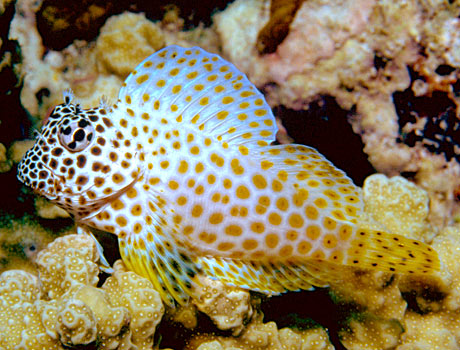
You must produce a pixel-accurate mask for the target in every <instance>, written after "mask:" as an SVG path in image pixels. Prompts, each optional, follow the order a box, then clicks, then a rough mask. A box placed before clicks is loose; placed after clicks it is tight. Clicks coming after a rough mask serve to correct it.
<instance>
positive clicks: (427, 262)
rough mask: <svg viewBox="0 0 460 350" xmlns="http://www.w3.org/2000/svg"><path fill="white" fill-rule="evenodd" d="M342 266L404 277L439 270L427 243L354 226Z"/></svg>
mask: <svg viewBox="0 0 460 350" xmlns="http://www.w3.org/2000/svg"><path fill="white" fill-rule="evenodd" d="M343 263H344V264H345V265H348V266H355V267H360V268H367V269H372V270H376V269H377V270H382V271H389V272H395V273H404V274H423V275H425V274H432V273H434V272H435V271H439V270H440V260H439V257H438V254H437V253H436V251H435V250H434V249H433V248H431V247H430V246H429V245H428V244H426V243H423V242H421V241H418V240H416V239H411V238H407V237H404V236H401V235H397V234H391V233H388V232H385V231H380V230H374V229H368V228H362V227H357V228H356V231H355V234H354V238H353V239H351V241H350V245H349V246H348V247H347V250H346V257H345V259H344V261H343Z"/></svg>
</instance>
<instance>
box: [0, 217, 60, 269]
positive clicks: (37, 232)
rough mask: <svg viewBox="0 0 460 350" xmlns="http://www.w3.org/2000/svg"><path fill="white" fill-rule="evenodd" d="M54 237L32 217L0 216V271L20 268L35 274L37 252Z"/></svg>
mask: <svg viewBox="0 0 460 350" xmlns="http://www.w3.org/2000/svg"><path fill="white" fill-rule="evenodd" d="M55 237H56V233H53V232H50V231H49V230H47V229H45V228H43V227H42V226H40V225H39V224H38V223H37V222H36V221H35V220H34V219H32V218H31V217H29V216H24V217H23V218H21V219H17V218H14V217H10V216H6V217H1V218H0V272H1V271H4V270H9V269H21V270H24V271H28V272H31V273H35V274H36V268H35V265H34V260H35V258H36V256H37V253H38V252H40V251H41V250H42V249H44V248H46V246H47V245H48V244H49V243H50V242H51V241H52V240H53V239H54V238H55Z"/></svg>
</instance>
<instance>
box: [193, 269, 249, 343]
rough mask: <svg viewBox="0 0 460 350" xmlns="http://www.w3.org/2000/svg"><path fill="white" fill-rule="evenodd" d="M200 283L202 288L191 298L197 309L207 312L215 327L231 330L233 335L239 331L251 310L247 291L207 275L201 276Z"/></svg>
mask: <svg viewBox="0 0 460 350" xmlns="http://www.w3.org/2000/svg"><path fill="white" fill-rule="evenodd" d="M201 283H202V286H203V288H202V289H201V290H199V292H198V294H197V298H196V299H194V300H193V303H194V304H195V305H196V306H197V307H198V310H200V311H201V312H203V313H205V314H207V315H208V316H209V317H210V318H211V320H212V321H213V322H214V324H215V325H216V326H217V328H219V329H221V330H232V332H233V334H234V335H237V334H239V333H241V331H242V330H243V328H244V324H245V322H246V321H247V320H249V319H250V318H251V316H252V312H253V310H252V307H251V303H250V294H249V292H248V291H247V290H243V289H241V288H237V287H233V286H229V285H225V284H224V283H222V282H220V281H216V280H212V279H210V278H208V277H202V278H201Z"/></svg>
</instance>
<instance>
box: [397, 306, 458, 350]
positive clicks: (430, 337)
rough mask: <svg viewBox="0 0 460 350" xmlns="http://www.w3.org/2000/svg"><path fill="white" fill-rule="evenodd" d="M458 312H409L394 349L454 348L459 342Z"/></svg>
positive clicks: (448, 349)
mask: <svg viewBox="0 0 460 350" xmlns="http://www.w3.org/2000/svg"><path fill="white" fill-rule="evenodd" d="M459 318H460V314H459V312H458V311H457V312H442V313H438V314H436V313H433V314H427V315H419V314H417V313H415V312H409V313H408V314H407V316H406V332H405V333H404V335H403V336H402V344H401V345H399V346H398V347H397V348H396V350H413V349H427V350H428V349H429V350H456V349H458V344H459V342H460V336H459V332H458V320H459Z"/></svg>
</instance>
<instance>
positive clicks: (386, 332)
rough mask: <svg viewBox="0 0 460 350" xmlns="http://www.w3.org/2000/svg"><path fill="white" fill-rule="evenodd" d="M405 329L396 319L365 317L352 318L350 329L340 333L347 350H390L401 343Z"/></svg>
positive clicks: (349, 324)
mask: <svg viewBox="0 0 460 350" xmlns="http://www.w3.org/2000/svg"><path fill="white" fill-rule="evenodd" d="M403 331H404V329H403V327H402V325H401V323H399V322H398V321H396V320H391V319H390V320H384V319H378V318H375V317H364V318H363V319H360V320H351V321H350V322H349V323H348V329H347V330H346V331H342V332H341V333H340V335H341V339H342V343H343V345H344V346H345V347H346V348H347V350H360V349H366V350H386V349H388V350H390V349H394V348H395V347H396V346H397V345H398V344H399V339H400V336H401V334H402V333H403Z"/></svg>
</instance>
